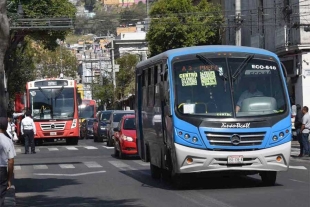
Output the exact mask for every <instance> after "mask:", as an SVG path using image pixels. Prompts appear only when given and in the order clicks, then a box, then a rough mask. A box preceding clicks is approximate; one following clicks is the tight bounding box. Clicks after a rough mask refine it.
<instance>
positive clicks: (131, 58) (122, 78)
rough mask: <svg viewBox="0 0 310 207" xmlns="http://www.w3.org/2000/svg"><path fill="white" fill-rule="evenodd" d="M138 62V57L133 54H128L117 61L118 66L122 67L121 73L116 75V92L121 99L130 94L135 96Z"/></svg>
mask: <svg viewBox="0 0 310 207" xmlns="http://www.w3.org/2000/svg"><path fill="white" fill-rule="evenodd" d="M138 61H139V58H138V56H137V55H133V54H126V55H124V56H122V57H121V58H119V59H117V60H116V62H117V64H119V65H120V69H119V72H118V73H116V85H117V89H116V92H117V94H120V98H123V97H124V96H127V95H128V94H134V90H135V67H136V65H137V63H138Z"/></svg>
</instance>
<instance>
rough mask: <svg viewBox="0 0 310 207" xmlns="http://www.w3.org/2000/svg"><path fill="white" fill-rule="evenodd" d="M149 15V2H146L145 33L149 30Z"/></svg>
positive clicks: (147, 0)
mask: <svg viewBox="0 0 310 207" xmlns="http://www.w3.org/2000/svg"><path fill="white" fill-rule="evenodd" d="M149 13H150V2H149V0H146V31H148V30H149V25H150V21H149V19H150V18H149Z"/></svg>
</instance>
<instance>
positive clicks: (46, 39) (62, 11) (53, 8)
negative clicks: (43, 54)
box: [8, 0, 76, 50]
mask: <svg viewBox="0 0 310 207" xmlns="http://www.w3.org/2000/svg"><path fill="white" fill-rule="evenodd" d="M18 2H19V1H18V0H11V1H10V6H9V7H8V12H9V13H10V14H14V13H15V14H16V12H17V5H18ZM20 2H21V4H22V7H23V11H24V18H43V19H46V18H61V17H67V18H68V17H69V18H74V17H75V13H76V7H75V6H74V5H73V4H72V3H70V2H69V1H68V0H21V1H20ZM13 21H14V19H13ZM69 32H70V31H69V30H67V31H57V30H40V31H31V30H30V31H27V32H25V31H15V32H14V33H13V36H14V35H15V36H18V37H21V36H26V35H30V36H31V37H32V38H33V39H35V40H40V41H42V43H43V44H44V46H45V48H48V49H51V50H53V49H55V48H56V47H57V44H56V40H57V39H61V40H64V39H65V37H66V35H67V34H68V33H69ZM17 39H21V38H17ZM14 40H16V38H14ZM12 45H13V43H12Z"/></svg>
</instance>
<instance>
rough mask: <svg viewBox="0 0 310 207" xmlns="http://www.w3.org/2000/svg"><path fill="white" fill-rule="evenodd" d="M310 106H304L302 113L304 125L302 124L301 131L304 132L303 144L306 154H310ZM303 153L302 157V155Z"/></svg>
mask: <svg viewBox="0 0 310 207" xmlns="http://www.w3.org/2000/svg"><path fill="white" fill-rule="evenodd" d="M308 111H309V108H308V107H307V106H304V107H303V108H302V113H303V114H304V116H303V117H302V125H301V129H300V130H301V132H302V135H301V136H302V145H303V148H304V155H306V156H310V144H309V132H310V115H309V113H308ZM302 156H303V155H301V156H300V157H302Z"/></svg>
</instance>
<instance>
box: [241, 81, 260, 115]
mask: <svg viewBox="0 0 310 207" xmlns="http://www.w3.org/2000/svg"><path fill="white" fill-rule="evenodd" d="M248 81H249V89H248V90H246V91H244V92H243V93H242V94H241V96H240V98H239V100H238V102H237V105H236V113H238V112H239V111H240V109H241V106H242V102H243V100H244V99H247V98H252V97H255V96H263V93H262V92H260V91H259V90H257V89H256V83H255V81H253V80H252V79H251V80H248Z"/></svg>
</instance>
